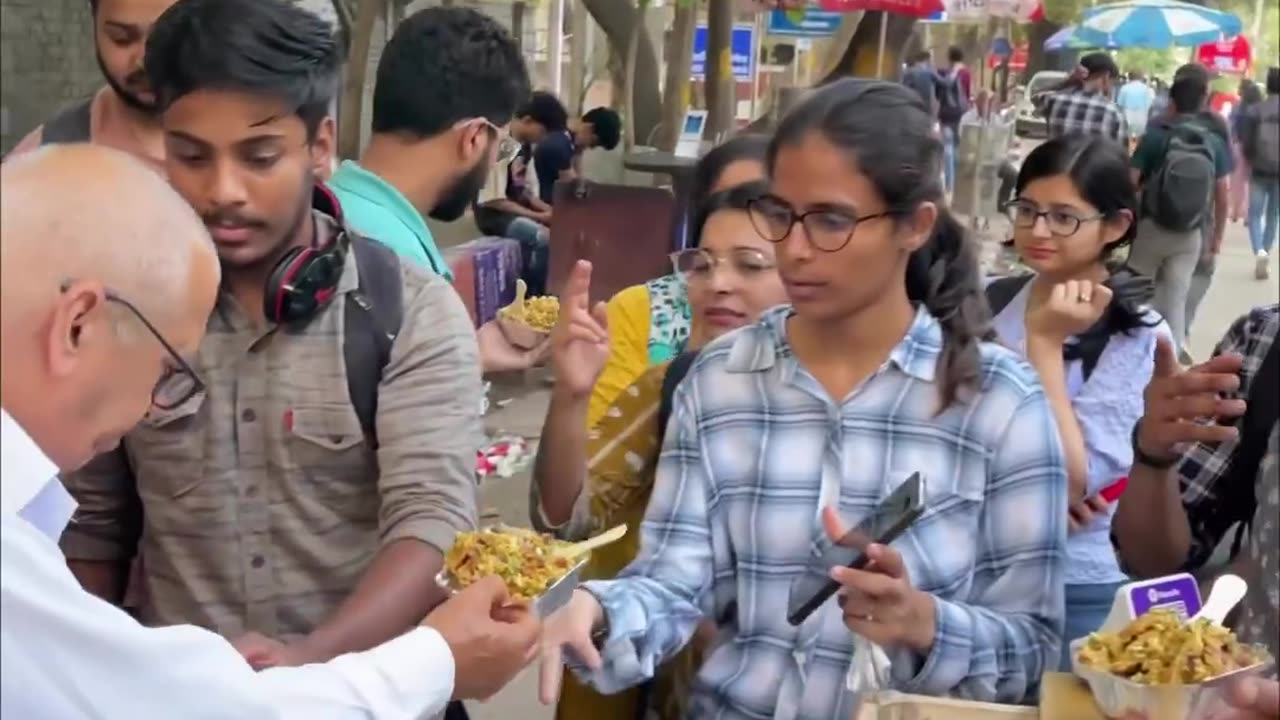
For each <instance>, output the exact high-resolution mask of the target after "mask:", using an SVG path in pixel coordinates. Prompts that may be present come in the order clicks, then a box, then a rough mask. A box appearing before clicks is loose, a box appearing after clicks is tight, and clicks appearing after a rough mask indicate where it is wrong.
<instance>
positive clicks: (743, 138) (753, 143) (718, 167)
mask: <svg viewBox="0 0 1280 720" xmlns="http://www.w3.org/2000/svg"><path fill="white" fill-rule="evenodd" d="M768 152H769V136H767V135H759V134H754V133H744V134H742V135H735V136H733V137H731V138H729V139H728V140H726V141H725V142H723V143H721V144H719V145H717V146H715V147H714V148H712V149H711V150H710V151H709V152H708V153H707V154H706V155H703V156H702V158H701V159H699V160H698V164H697V165H695V166H694V168H693V184H692V189H691V193H690V202H689V228H690V229H691V230H692V233H691V235H692V236H693V237H692V241H693V242H692V244H693V246H695V247H696V246H697V237H698V235H699V233H698V232H697V229H698V228H701V227H702V223H703V222H704V220H705V217H704V216H703V215H702V212H701V211H702V207H703V205H705V204H706V202H707V200H708V198H710V197H711V188H713V187H715V186H716V183H717V182H718V181H719V180H720V176H721V175H722V174H724V171H725V168H727V167H729V166H730V165H732V164H734V163H736V162H738V161H740V160H755V161H756V162H759V163H760V165H761V166H762V167H763V166H764V162H765V155H767V154H768Z"/></svg>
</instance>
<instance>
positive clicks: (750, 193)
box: [690, 180, 769, 247]
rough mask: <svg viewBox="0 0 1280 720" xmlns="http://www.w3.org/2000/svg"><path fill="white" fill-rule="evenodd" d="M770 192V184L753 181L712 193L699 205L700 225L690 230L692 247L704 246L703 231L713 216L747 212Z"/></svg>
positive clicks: (762, 181)
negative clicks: (723, 212) (719, 213)
mask: <svg viewBox="0 0 1280 720" xmlns="http://www.w3.org/2000/svg"><path fill="white" fill-rule="evenodd" d="M768 192H769V183H768V182H766V181H764V180H752V181H750V182H745V183H742V184H741V185H734V186H733V187H731V188H729V189H728V190H721V191H720V192H716V193H711V194H710V195H708V196H707V197H706V199H705V200H703V201H702V202H701V203H699V205H698V210H697V217H698V220H699V222H698V224H697V225H695V226H693V227H692V228H690V230H691V232H692V234H693V237H692V240H691V242H690V246H691V247H698V246H700V245H702V230H703V228H705V227H706V225H707V220H710V219H711V216H712V215H714V214H716V213H718V212H720V211H721V210H743V211H745V210H747V208H749V207H750V206H751V202H752V201H753V200H758V199H759V198H762V197H764V196H765V195H766V194H768Z"/></svg>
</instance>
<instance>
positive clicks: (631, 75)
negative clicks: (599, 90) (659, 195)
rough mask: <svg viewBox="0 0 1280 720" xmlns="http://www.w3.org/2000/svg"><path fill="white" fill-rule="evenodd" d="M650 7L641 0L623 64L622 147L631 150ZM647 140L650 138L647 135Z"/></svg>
mask: <svg viewBox="0 0 1280 720" xmlns="http://www.w3.org/2000/svg"><path fill="white" fill-rule="evenodd" d="M648 9H649V0H640V6H639V7H638V8H637V14H638V17H637V19H636V20H637V21H636V24H635V25H632V26H631V37H630V38H628V39H627V59H626V61H625V63H624V64H623V75H624V81H623V84H622V96H623V97H624V98H625V100H624V104H623V108H625V109H624V111H623V113H622V118H623V123H624V127H623V132H622V147H623V149H625V150H631V148H633V147H635V146H636V114H635V107H636V57H637V55H638V53H639V51H640V40H641V39H642V38H644V36H645V32H644V20H645V14H646V13H647V11H648ZM645 140H646V141H647V140H648V138H647V137H646V138H645Z"/></svg>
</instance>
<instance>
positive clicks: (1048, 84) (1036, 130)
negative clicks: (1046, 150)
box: [1014, 70, 1067, 138]
mask: <svg viewBox="0 0 1280 720" xmlns="http://www.w3.org/2000/svg"><path fill="white" fill-rule="evenodd" d="M1066 79H1067V74H1066V73H1064V72H1062V71H1061V70H1041V71H1040V72H1038V73H1036V74H1035V75H1032V76H1031V82H1028V83H1027V89H1026V91H1025V92H1023V93H1022V97H1021V98H1019V99H1018V120H1017V127H1016V129H1015V130H1014V132H1016V133H1017V134H1018V135H1019V136H1022V137H1030V138H1044V137H1048V135H1049V131H1048V129H1047V127H1046V126H1045V121H1044V118H1043V117H1041V116H1040V115H1039V114H1037V113H1036V108H1035V105H1033V104H1032V100H1031V99H1032V98H1034V97H1035V96H1036V95H1039V94H1040V93H1042V92H1044V91H1045V90H1048V89H1049V88H1052V87H1054V86H1055V85H1058V84H1059V83H1061V82H1062V81H1063V80H1066Z"/></svg>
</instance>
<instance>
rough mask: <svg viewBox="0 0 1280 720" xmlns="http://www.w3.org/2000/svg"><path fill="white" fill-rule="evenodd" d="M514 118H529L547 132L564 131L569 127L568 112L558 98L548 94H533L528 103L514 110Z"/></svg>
mask: <svg viewBox="0 0 1280 720" xmlns="http://www.w3.org/2000/svg"><path fill="white" fill-rule="evenodd" d="M516 117H518V118H529V119H530V120H532V121H534V122H536V123H538V124H539V125H541V126H542V127H544V128H546V129H547V131H548V132H555V131H557V130H564V129H565V128H566V127H568V125H569V111H568V110H565V109H564V104H563V103H561V102H560V98H558V97H556V96H555V95H552V94H551V93H549V92H542V91H538V92H535V93H534V94H533V95H532V96H531V97H530V98H529V101H528V102H526V103H525V104H524V105H521V106H520V109H519V110H516Z"/></svg>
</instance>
